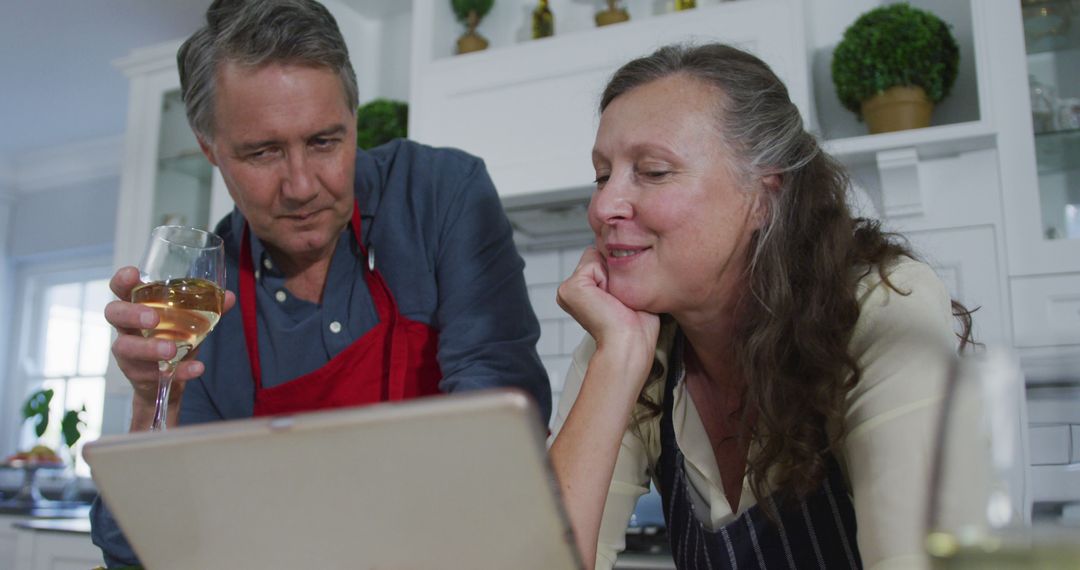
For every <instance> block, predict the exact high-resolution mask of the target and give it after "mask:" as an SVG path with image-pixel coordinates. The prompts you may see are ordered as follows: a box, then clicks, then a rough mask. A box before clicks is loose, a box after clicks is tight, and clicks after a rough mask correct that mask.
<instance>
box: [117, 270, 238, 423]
mask: <svg viewBox="0 0 1080 570" xmlns="http://www.w3.org/2000/svg"><path fill="white" fill-rule="evenodd" d="M140 284H141V282H140V281H139V270H138V269H136V268H134V267H122V268H120V269H119V270H117V272H116V274H114V275H113V277H112V280H110V281H109V288H111V289H112V292H113V294H115V295H116V296H117V297H118V300H116V301H113V302H111V303H109V304H108V305H106V306H105V320H107V321H108V322H109V324H111V325H112V326H113V328H115V329H116V332H117V337H116V340H115V341H114V342H113V345H112V353H113V356H114V357H115V358H116V363H117V365H119V367H120V371H121V372H123V373H124V376H125V377H127V379H128V381H129V382H131V386H132V388H134V389H135V397H134V399H133V401H132V418H131V430H132V431H144V430H147V429H149V428H150V423H151V421H152V420H153V418H154V401H155V400H156V399H157V382H158V362H160V361H163V360H169V359H170V358H173V357H174V356H176V345H175V344H173V343H171V342H169V341H166V340H158V339H154V338H146V337H144V336H143V335H142V331H143V330H149V329H153V328H154V327H156V326H157V325H158V315H157V312H156V311H154V310H153V309H151V308H150V307H145V306H143V305H138V304H136V303H132V302H130V301H129V299H131V290H132V289H134V288H135V287H136V286H138V285H140ZM235 304H236V296H235V295H233V294H232V292H229V291H226V292H225V306H224V310H225V311H228V310H229V309H230V308H232V306H233V305H235ZM197 352H198V351H197V350H195V351H192V352H191V353H189V354H188V355H187V356H186V357H185V358H184V360H183V361H181V362H180V363H179V364H177V366H176V375H175V376H174V377H173V386H172V389H171V390H170V395H169V417H168V419H167V422H168V423H169V424H170V425H175V424H176V420H177V418H178V417H179V411H180V406H179V402H180V395H181V394H183V392H184V384H185V383H186V382H187V381H188V380H191V379H192V378H197V377H198V376H199V375H200V374H202V373H203V371H204V367H203V364H202V363H201V362H199V361H197V360H195V359H194V358H195V357H194V355H195V354H196V353H197Z"/></svg>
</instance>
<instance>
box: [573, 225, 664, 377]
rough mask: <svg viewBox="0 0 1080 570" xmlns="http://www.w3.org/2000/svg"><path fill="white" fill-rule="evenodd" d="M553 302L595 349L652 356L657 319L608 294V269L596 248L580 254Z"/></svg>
mask: <svg viewBox="0 0 1080 570" xmlns="http://www.w3.org/2000/svg"><path fill="white" fill-rule="evenodd" d="M556 301H557V302H558V303H559V306H560V307H562V309H563V310H564V311H566V312H567V313H569V314H570V316H571V317H574V320H575V321H577V322H578V324H580V325H581V326H582V327H584V328H585V330H586V331H587V332H588V333H589V334H590V335H592V337H593V339H595V340H596V344H597V347H598V348H606V347H608V346H610V345H612V344H616V345H619V346H620V347H621V348H629V349H634V350H644V351H646V352H647V353H648V354H649V356H650V357H651V356H652V353H653V350H654V349H655V348H656V339H657V336H658V335H659V334H660V317H659V316H657V315H655V314H653V313H648V312H645V311H635V310H634V309H631V308H629V307H627V306H626V305H624V304H623V303H622V301H620V300H619V299H617V298H616V297H615V296H614V295H612V294H611V293H609V292H608V276H607V266H606V264H605V263H604V258H603V257H602V256H601V255H600V252H599V251H597V250H596V248H595V247H593V246H589V247H588V248H586V249H585V252H584V253H582V254H581V260H580V261H579V262H578V265H577V268H575V269H574V273H573V274H572V275H570V277H568V278H567V279H566V281H563V282H562V284H561V285H559V292H558V295H557V296H556ZM650 360H651V358H650Z"/></svg>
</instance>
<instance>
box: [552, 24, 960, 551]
mask: <svg viewBox="0 0 1080 570" xmlns="http://www.w3.org/2000/svg"><path fill="white" fill-rule="evenodd" d="M600 112H601V117H600V126H599V129H598V132H597V135H596V143H595V146H594V149H593V163H594V166H595V169H596V192H595V194H594V195H593V198H592V202H591V203H590V206H589V222H590V225H591V226H592V229H593V231H594V232H595V234H596V245H595V247H590V248H589V249H587V250H586V251H585V253H584V254H583V255H582V257H581V262H580V263H579V265H578V267H577V269H576V270H575V271H574V273H573V275H571V276H570V278H568V279H567V280H566V281H565V282H564V283H563V284H562V285H561V286H560V287H559V303H560V305H561V306H562V307H563V308H564V309H565V310H566V311H567V312H568V313H570V314H571V315H572V316H573V317H574V318H575V319H576V320H577V321H578V322H579V323H581V325H582V326H583V327H584V328H585V329H586V331H588V333H589V337H588V338H586V340H585V341H584V342H583V343H582V345H581V346H580V347H579V348H578V350H577V352H576V354H575V359H574V365H573V366H572V368H571V371H570V373H569V375H568V379H567V384H566V387H565V391H564V393H563V401H562V402H561V404H560V406H559V412H558V415H557V417H556V425H555V434H554V436H553V442H552V444H551V448H550V456H551V459H552V463H553V465H554V467H555V470H556V474H557V475H558V478H559V481H560V485H561V490H562V493H563V498H564V501H565V502H566V507H567V511H568V514H569V516H570V519H571V522H572V524H573V527H574V530H575V534H576V537H577V542H578V547H579V549H580V552H581V554H582V556H583V559H584V560H585V561H586V562H587V563H588V564H589V565H590V566H591V565H592V562H593V560H594V559H595V561H596V565H597V566H598V567H610V566H611V564H612V563H613V561H614V557H615V554H616V553H617V551H618V550H619V549H621V548H622V545H623V531H624V529H625V527H626V523H627V520H628V518H629V516H630V513H631V512H632V510H633V508H634V503H635V501H636V500H637V497H638V496H640V495H642V494H643V493H645V492H646V491H647V489H648V485H649V481H650V479H652V481H653V482H655V484H656V486H657V488H658V489H659V490H660V492H661V495H662V497H663V504H664V511H665V517H666V519H667V524H668V530H669V534H670V539H671V544H672V549H673V554H674V556H675V560H676V564H677V565H678V567H679V568H736V567H737V568H766V567H768V568H774V567H780V568H789V567H792V568H801V567H807V568H830V569H831V568H859V567H863V566H866V567H881V568H884V567H896V568H912V567H919V566H921V565H924V564H925V561H924V560H923V557H922V555H921V542H922V541H921V538H922V536H921V533H922V526H923V520H922V509H923V505H924V495H925V490H924V489H925V478H926V475H927V472H928V461H929V457H930V456H931V450H932V444H931V441H932V436H933V434H932V430H933V428H934V423H935V419H936V416H937V413H938V409H939V405H940V393H941V388H942V383H943V380H944V376H945V370H946V363H947V359H945V358H941V355H942V354H943V353H948V352H951V351H952V350H954V349H955V345H956V339H955V337H954V333H953V329H952V318H953V313H954V310H955V312H956V315H957V316H958V317H960V319H961V324H962V331H963V332H962V334H961V335H960V336H961V340H962V344H963V343H966V342H967V341H969V340H970V334H969V331H970V319H969V317H968V313H967V312H966V311H965V310H964V309H963V307H961V306H959V305H957V304H951V303H950V299H949V296H948V294H947V293H946V291H945V288H944V286H943V285H942V283H941V282H940V281H939V280H938V279H937V277H936V276H935V275H934V273H933V271H932V270H931V269H930V268H929V267H927V266H926V265H923V264H922V263H919V262H917V261H914V259H913V255H912V253H911V252H910V250H909V249H908V248H907V247H906V246H905V245H903V244H902V243H900V242H899V241H897V240H896V239H894V238H893V237H891V236H889V235H887V234H885V233H883V232H882V231H881V230H880V229H879V227H878V225H877V224H876V223H873V222H870V221H866V220H857V219H853V217H852V215H851V213H850V211H849V209H848V207H847V205H846V203H845V192H846V189H847V187H848V180H847V178H846V175H845V174H844V172H843V170H842V168H841V167H840V166H839V165H838V164H837V163H836V162H834V161H833V160H832V159H831V158H830V157H829V156H828V155H826V154H825V153H824V152H823V151H822V150H821V149H820V147H818V145H817V143H816V141H815V139H814V137H813V136H812V135H810V134H808V133H807V132H806V131H805V130H804V129H803V125H802V120H801V118H800V115H799V112H798V109H797V108H796V107H795V106H794V105H793V104H792V103H791V101H790V99H789V98H788V94H787V89H786V88H785V87H784V85H783V84H782V83H781V81H780V80H779V79H778V78H777V77H776V76H775V75H774V74H773V73H772V71H771V70H770V69H769V68H768V66H767V65H765V64H764V63H763V62H762V61H760V60H759V59H757V58H756V57H754V56H752V55H749V54H747V53H745V52H742V51H740V50H738V49H735V48H732V47H729V46H725V45H718V44H713V45H704V46H700V47H682V46H669V47H665V48H662V49H660V50H658V51H657V52H655V53H654V54H652V55H650V56H647V57H643V58H640V59H637V60H635V61H632V62H630V63H628V64H627V65H625V66H624V67H622V68H621V69H620V70H619V71H618V72H616V74H615V76H614V77H613V78H612V79H611V81H610V83H609V84H608V85H607V88H606V89H605V91H604V94H603V97H602V100H601V103H600ZM856 531H857V532H856Z"/></svg>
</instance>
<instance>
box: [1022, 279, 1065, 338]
mask: <svg viewBox="0 0 1080 570" xmlns="http://www.w3.org/2000/svg"><path fill="white" fill-rule="evenodd" d="M1011 285H1012V299H1013V313H1014V317H1013V318H1014V321H1013V326H1014V331H1015V336H1016V345H1017V346H1020V347H1038V346H1061V345H1074V344H1080V274H1073V275H1060V276H1044V277H1014V278H1013V279H1012V282H1011Z"/></svg>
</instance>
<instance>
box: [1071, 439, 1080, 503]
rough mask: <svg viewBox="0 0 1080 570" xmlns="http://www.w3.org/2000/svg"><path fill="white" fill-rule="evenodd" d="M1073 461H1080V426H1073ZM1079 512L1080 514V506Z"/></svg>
mask: <svg viewBox="0 0 1080 570" xmlns="http://www.w3.org/2000/svg"><path fill="white" fill-rule="evenodd" d="M1072 463H1080V426H1072ZM1077 514H1078V515H1080V508H1078V509H1077Z"/></svg>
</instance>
